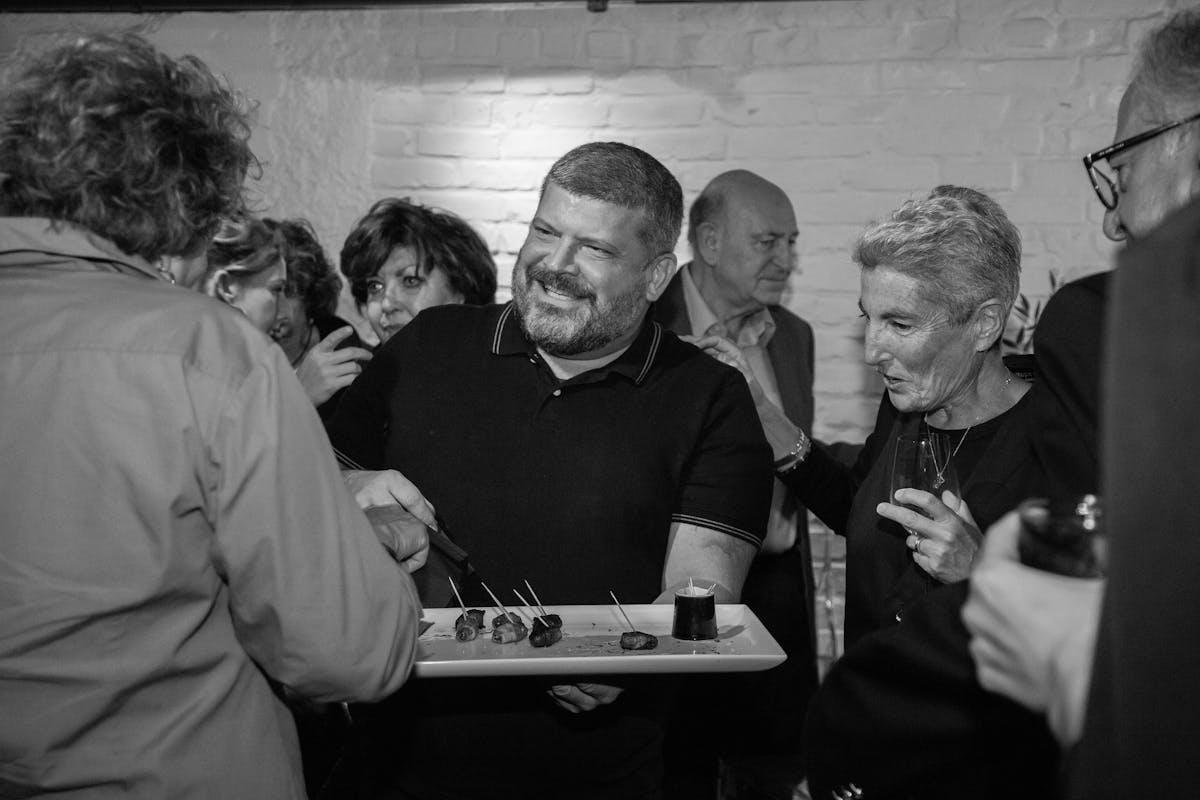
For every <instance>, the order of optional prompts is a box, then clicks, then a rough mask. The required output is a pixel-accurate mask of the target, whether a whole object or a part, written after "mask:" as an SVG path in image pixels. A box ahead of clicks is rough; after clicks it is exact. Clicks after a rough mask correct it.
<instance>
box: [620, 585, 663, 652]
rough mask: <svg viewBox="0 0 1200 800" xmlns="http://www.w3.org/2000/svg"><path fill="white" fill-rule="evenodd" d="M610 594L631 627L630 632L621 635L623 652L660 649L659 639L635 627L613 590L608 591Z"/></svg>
mask: <svg viewBox="0 0 1200 800" xmlns="http://www.w3.org/2000/svg"><path fill="white" fill-rule="evenodd" d="M608 594H609V596H610V597H612V599H613V602H614V603H616V604H617V610H618V611H620V612H621V616H622V617H624V618H625V622H626V623H628V625H629V630H627V631H625V632H624V633H622V634H621V649H622V650H653V649H654V648H656V647H658V637H657V636H655V635H653V634H650V633H643V632H642V631H639V630H637V629H636V628H634V627H633V622H632V621H630V619H629V615H628V614H626V613H625V609H623V608H621V601H620V600H618V599H617V596H616V595H615V594H613V591H612V589H609V590H608Z"/></svg>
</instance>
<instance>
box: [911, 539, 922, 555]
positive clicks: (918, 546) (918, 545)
mask: <svg viewBox="0 0 1200 800" xmlns="http://www.w3.org/2000/svg"><path fill="white" fill-rule="evenodd" d="M916 539H917V540H916V541H915V542H913V552H914V553H916V554H918V555H920V553H921V542H922V541H923V540H922V539H921V537H920V536H918V537H916Z"/></svg>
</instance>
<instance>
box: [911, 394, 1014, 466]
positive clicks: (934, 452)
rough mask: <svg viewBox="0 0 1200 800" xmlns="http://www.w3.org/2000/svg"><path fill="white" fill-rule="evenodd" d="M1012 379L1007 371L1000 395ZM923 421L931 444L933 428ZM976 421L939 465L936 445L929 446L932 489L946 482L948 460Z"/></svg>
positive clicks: (955, 453) (954, 454) (958, 448)
mask: <svg viewBox="0 0 1200 800" xmlns="http://www.w3.org/2000/svg"><path fill="white" fill-rule="evenodd" d="M1012 379H1013V376H1012V373H1011V372H1010V373H1008V377H1007V378H1005V379H1004V383H1003V384H1001V386H1000V394H1001V395H1003V394H1004V390H1005V389H1007V388H1008V385H1009V384H1010V383H1012ZM924 422H925V430H926V431H928V433H929V434H930V440H931V444H932V438H933V429H931V428H930V427H929V420H928V419H926V420H924ZM977 422H979V417H976V418H975V422H972V423H971V424H970V425H968V426H967V429H966V430H965V431H963V435H962V436H961V437H960V438H959V440H958V444H957V445H955V447H954V449H953V450H952V451H950V455H949V457H947V458H946V461H945V462H944V463H943V464H942V465H941V466H940V467H939V466H938V458H937V448H936V447H930V448H929V454H930V455H931V456H932V457H933V472H934V478H933V488H934V489H940V488H942V484H944V483H945V482H946V470H948V469H949V468H950V462H951V461H953V460H954V457H955V456H956V455H958V451H959V450H961V449H962V446H963V442H965V441H966V440H967V434H969V433H970V432H971V429H972V428H974V427H975V423H977Z"/></svg>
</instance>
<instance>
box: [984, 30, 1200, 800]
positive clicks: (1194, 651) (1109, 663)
mask: <svg viewBox="0 0 1200 800" xmlns="http://www.w3.org/2000/svg"><path fill="white" fill-rule="evenodd" d="M1198 75H1200V9H1189V10H1186V11H1181V12H1179V13H1177V14H1176V15H1174V16H1173V17H1172V18H1171V19H1170V20H1168V21H1167V22H1166V23H1165V24H1163V25H1162V26H1160V27H1158V28H1157V29H1155V30H1153V31H1152V32H1151V33H1150V34H1149V35H1148V36H1147V38H1146V39H1145V40H1144V42H1143V43H1142V45H1141V47H1140V48H1139V51H1138V55H1137V62H1136V65H1135V68H1134V71H1133V77H1132V80H1131V82H1130V85H1129V87H1128V89H1127V90H1126V92H1125V95H1124V97H1123V98H1122V100H1121V105H1120V109H1119V111H1118V114H1117V129H1116V135H1115V137H1114V138H1115V140H1116V143H1115V144H1113V145H1111V146H1109V147H1107V148H1105V149H1103V150H1100V151H1098V152H1096V153H1093V154H1091V155H1089V156H1087V157H1086V158H1085V159H1084V163H1085V165H1086V166H1087V168H1088V174H1089V177H1090V179H1091V181H1092V185H1093V186H1094V188H1095V189H1096V193H1097V195H1098V196H1099V199H1100V201H1101V202H1102V203H1103V204H1104V207H1105V210H1106V211H1105V215H1104V233H1105V234H1106V235H1107V236H1108V237H1109V238H1110V239H1113V240H1114V241H1123V242H1126V243H1128V244H1129V245H1130V247H1129V248H1128V249H1127V250H1126V251H1124V252H1123V253H1122V254H1121V256H1120V261H1119V267H1118V269H1117V270H1116V272H1115V274H1114V276H1113V278H1112V279H1111V280H1112V282H1113V285H1114V293H1113V295H1114V299H1113V300H1112V301H1111V304H1112V305H1113V306H1114V308H1113V310H1112V312H1111V314H1110V315H1109V317H1108V325H1107V328H1106V332H1107V338H1106V342H1105V347H1106V350H1107V352H1106V354H1105V357H1104V359H1105V363H1106V365H1107V367H1106V369H1107V373H1106V376H1105V377H1104V379H1103V382H1102V386H1103V390H1104V393H1103V395H1102V404H1101V416H1100V419H1101V422H1102V425H1101V433H1100V439H1101V442H1102V443H1103V448H1102V451H1101V454H1100V463H1101V464H1102V465H1103V477H1104V486H1105V492H1106V501H1107V502H1106V514H1107V522H1106V525H1107V532H1108V578H1107V581H1105V580H1103V579H1083V578H1068V577H1063V576H1059V575H1052V574H1049V573H1043V572H1039V571H1037V570H1033V569H1030V568H1027V567H1024V566H1022V565H1021V564H1020V563H1018V559H1017V547H1016V539H1017V536H1018V533H1019V523H1018V521H1017V518H1016V516H1015V515H1010V516H1008V517H1006V518H1005V519H1003V520H1001V521H1000V522H998V523H997V524H996V526H995V527H994V529H993V530H992V531H991V532H990V533H989V535H988V544H987V547H986V548H985V550H984V555H983V558H982V560H981V562H980V563H979V565H978V567H977V569H976V571H975V574H974V576H973V577H972V588H971V599H970V602H969V603H968V605H967V606H966V608H965V609H964V613H963V618H964V621H965V623H966V625H967V627H968V628H969V629H970V631H971V632H972V634H973V639H972V644H971V649H972V653H973V655H974V656H975V660H976V665H977V670H978V675H979V680H980V682H981V683H982V684H983V685H984V686H986V687H988V688H991V689H992V690H994V691H996V692H999V693H1001V694H1004V695H1006V696H1008V697H1011V698H1013V699H1015V700H1017V701H1019V702H1021V703H1023V704H1025V705H1027V706H1028V707H1029V708H1031V709H1034V710H1036V711H1042V712H1045V714H1046V717H1047V719H1048V721H1049V723H1050V726H1051V728H1052V729H1053V731H1054V733H1055V735H1056V737H1057V738H1058V740H1059V742H1060V743H1061V744H1062V745H1063V747H1064V748H1072V747H1074V750H1072V751H1070V753H1071V759H1070V761H1071V763H1070V770H1069V772H1070V775H1071V778H1070V780H1069V781H1068V792H1067V794H1068V795H1069V796H1071V797H1086V798H1108V797H1112V798H1118V797H1121V798H1124V797H1172V796H1180V797H1182V796H1190V795H1192V794H1194V793H1195V790H1196V786H1197V785H1198V784H1200V769H1198V768H1197V766H1196V759H1195V757H1194V751H1195V743H1196V741H1197V739H1198V738H1200V703H1198V702H1197V700H1196V698H1197V697H1198V696H1200V693H1198V692H1197V689H1198V688H1200V687H1198V685H1197V683H1198V681H1197V678H1196V676H1197V675H1200V648H1197V647H1196V646H1195V642H1194V634H1195V632H1196V630H1197V622H1198V620H1200V612H1197V609H1198V608H1200V582H1198V581H1197V580H1196V570H1197V565H1198V564H1200V548H1198V545H1197V542H1198V539H1197V536H1196V531H1197V528H1198V527H1200V519H1198V516H1197V513H1196V502H1195V487H1196V485H1197V469H1196V463H1195V452H1196V445H1197V444H1198V442H1197V437H1196V424H1195V419H1194V416H1195V415H1194V412H1193V411H1192V410H1191V405H1190V398H1192V397H1194V396H1195V394H1196V391H1197V388H1200V387H1198V386H1197V383H1198V377H1197V376H1198V375H1200V329H1198V327H1197V319H1200V302H1198V299H1197V284H1198V281H1197V275H1200V271H1198V270H1197V263H1196V253H1197V241H1198V238H1200V206H1198V205H1197V202H1195V199H1196V198H1197V197H1200V82H1197V76H1198ZM1112 173H1115V174H1112ZM1173 212H1174V213H1173ZM1104 305H1105V303H1101V304H1099V307H1098V309H1096V310H1095V312H1094V313H1095V314H1100V313H1102V312H1103V310H1104ZM1049 310H1050V309H1049V308H1047V311H1049ZM1095 327H1098V326H1095ZM1039 328H1040V325H1039ZM1086 366H1087V367H1088V368H1090V371H1091V373H1092V374H1096V373H1097V372H1098V366H1097V365H1095V364H1092V365H1086ZM1096 383H1101V381H1099V380H1096ZM1084 388H1087V387H1084ZM1106 582H1107V587H1106V586H1105V583H1106ZM1093 664H1094V665H1095V673H1094V675H1093ZM1081 736H1082V741H1080V738H1081ZM1077 743H1078V744H1077ZM1076 745H1077V746H1076Z"/></svg>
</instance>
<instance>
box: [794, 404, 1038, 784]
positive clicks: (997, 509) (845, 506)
mask: <svg viewBox="0 0 1200 800" xmlns="http://www.w3.org/2000/svg"><path fill="white" fill-rule="evenodd" d="M1031 394H1032V390H1031V391H1030V392H1027V393H1026V394H1025V396H1024V397H1023V398H1022V399H1021V400H1020V401H1018V402H1017V404H1016V405H1014V406H1013V407H1012V408H1010V409H1009V410H1008V411H1006V412H1005V413H1004V414H1001V415H999V416H997V417H995V418H994V419H991V420H988V421H987V422H984V423H981V424H979V425H976V426H974V427H973V428H971V429H970V431H964V430H957V431H943V432H944V433H946V434H948V435H949V436H950V437H951V440H952V441H953V442H955V443H956V444H957V442H958V441H959V437H962V436H964V434H965V438H964V439H963V441H962V447H961V448H959V449H958V452H957V453H956V454H955V456H954V459H953V464H954V467H955V471H956V472H957V474H958V478H959V483H960V485H961V487H962V490H963V496H964V497H965V498H966V501H967V505H968V507H969V508H970V509H971V513H972V515H973V516H974V518H975V521H976V522H977V523H978V525H979V528H980V530H981V531H984V532H986V531H987V529H988V527H989V526H990V525H991V524H992V523H993V522H994V521H995V520H997V519H998V518H999V517H1000V516H1002V515H1003V514H1005V513H1006V512H1008V511H1009V510H1011V509H1012V508H1013V507H1015V506H1016V504H1017V503H1018V502H1019V501H1020V500H1022V499H1024V498H1025V496H1026V495H1028V494H1030V493H1033V492H1035V491H1036V490H1037V489H1038V488H1039V487H1040V486H1041V480H1042V479H1041V476H1040V473H1039V471H1038V470H1037V469H1036V467H1035V466H1034V464H1033V457H1032V450H1031V447H1030V444H1029V436H1030V418H1031V417H1030V413H1029V410H1030V409H1029V407H1030V397H1031ZM924 427H925V423H924V422H923V420H922V415H921V414H901V413H899V412H897V411H896V409H895V408H894V407H893V406H892V404H891V402H890V401H889V400H888V397H887V395H884V397H883V400H882V402H881V404H880V409H879V416H878V418H877V420H876V425H875V430H874V432H873V433H872V434H871V436H870V437H869V438H868V439H867V443H866V444H865V445H864V447H863V450H862V452H861V454H860V456H859V459H858V462H857V463H856V464H855V465H854V466H853V467H850V468H846V467H842V466H840V465H838V464H837V463H836V462H835V461H834V460H833V459H832V456H831V455H830V453H829V452H828V450H827V449H825V448H823V447H814V449H813V452H812V454H811V455H810V456H809V458H808V460H807V461H806V462H805V464H804V465H803V469H797V470H796V471H795V472H796V473H797V474H796V475H794V476H789V481H788V483H789V485H794V487H795V488H797V489H798V490H801V489H802V490H803V491H804V494H802V495H801V496H802V498H803V499H804V500H805V502H806V503H807V504H808V506H809V508H810V509H812V510H813V511H814V512H815V513H817V514H818V515H819V516H821V517H822V519H824V520H825V521H826V523H827V524H829V525H831V527H834V528H835V530H837V531H838V532H841V533H844V534H845V535H846V537H847V543H846V559H847V575H846V618H845V623H846V624H845V628H846V654H845V656H843V657H842V658H841V659H840V660H839V661H838V662H837V664H835V665H834V667H833V668H832V670H831V671H830V673H829V674H828V675H827V676H826V677H825V680H824V681H823V682H822V684H821V688H820V689H819V690H818V691H817V694H816V695H815V696H814V698H813V700H812V703H811V704H810V706H809V713H808V717H807V720H806V723H805V731H804V746H803V749H802V752H803V753H804V759H805V763H806V766H807V770H808V777H809V788H810V790H811V791H812V795H813V797H829V796H830V792H832V791H835V790H844V789H846V788H847V787H848V786H849V784H850V783H853V784H854V785H856V786H857V787H859V788H860V789H862V790H863V791H864V796H866V797H870V798H923V799H924V800H932V799H933V798H960V797H971V798H979V800H991V799H992V798H995V800H1002V799H1003V798H1009V797H1021V798H1028V799H1029V800H1039V799H1040V798H1046V799H1047V800H1048V799H1049V798H1050V797H1052V795H1053V784H1054V773H1055V767H1056V765H1057V758H1058V750H1057V746H1056V745H1055V744H1054V741H1053V739H1052V737H1051V736H1050V734H1049V731H1048V730H1047V729H1046V725H1045V722H1044V721H1043V719H1042V718H1041V717H1040V716H1039V715H1037V714H1033V713H1032V712H1029V711H1026V710H1025V709H1023V708H1021V707H1020V706H1018V705H1016V704H1015V703H1012V702H1011V701H1008V700H1006V699H1005V698H1002V697H1000V696H998V695H994V694H991V693H989V692H986V691H984V690H983V688H982V687H980V685H979V683H978V682H977V680H976V678H975V667H974V662H973V661H972V659H971V655H970V652H969V650H968V649H967V644H968V642H969V635H968V634H967V631H966V629H965V628H964V627H963V624H962V621H961V619H960V616H959V615H960V612H961V607H962V604H963V602H964V601H965V599H966V593H967V586H968V584H967V582H966V581H959V582H957V583H953V584H942V583H939V582H938V581H937V580H935V579H934V578H932V577H930V576H929V575H928V574H927V573H926V572H925V571H924V570H922V569H921V568H920V567H919V566H917V564H916V563H915V562H914V561H913V559H912V553H911V551H910V550H908V548H907V547H906V546H905V543H904V542H905V538H906V534H905V532H904V530H903V528H901V527H900V526H898V525H897V524H896V523H894V522H891V521H890V520H885V519H884V518H883V517H880V516H879V515H878V514H877V513H876V512H875V506H876V505H877V504H878V503H879V502H880V501H882V500H884V499H886V496H887V494H888V491H889V486H890V473H891V462H892V454H893V451H894V449H895V441H896V439H897V437H898V436H899V435H901V434H907V433H916V432H919V431H921V430H922V429H923V428H924ZM805 480H807V481H808V482H807V483H804V481H805ZM810 498H811V499H810ZM826 515H828V517H826Z"/></svg>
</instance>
